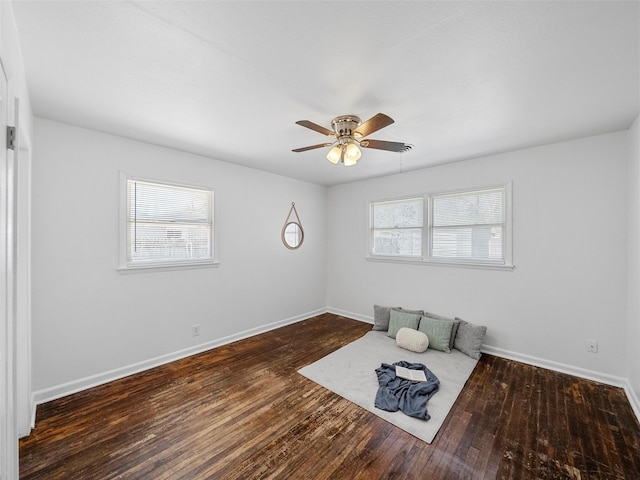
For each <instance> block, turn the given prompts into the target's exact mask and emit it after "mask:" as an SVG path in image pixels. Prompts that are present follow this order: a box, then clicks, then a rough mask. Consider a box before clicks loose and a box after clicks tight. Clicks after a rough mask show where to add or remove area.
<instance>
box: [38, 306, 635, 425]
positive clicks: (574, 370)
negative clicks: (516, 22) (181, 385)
mask: <svg viewBox="0 0 640 480" xmlns="http://www.w3.org/2000/svg"><path fill="white" fill-rule="evenodd" d="M327 312H328V313H333V314H334V315H339V316H342V317H346V318H351V319H354V320H359V321H361V322H365V323H369V324H373V318H372V317H370V316H366V315H360V314H357V313H353V312H348V311H346V310H340V309H337V308H330V307H327V308H322V309H318V310H315V311H312V312H308V313H305V314H302V315H297V316H295V317H291V318H287V319H285V320H280V321H277V322H273V323H269V324H267V325H262V326H260V327H256V328H252V329H249V330H245V331H243V332H239V333H236V334H234V335H229V336H227V337H223V338H219V339H216V340H212V341H210V342H207V343H203V344H201V345H196V346H194V347H190V348H187V349H184V350H180V351H178V352H174V353H171V354H167V355H162V356H160V357H156V358H153V359H150V360H146V361H144V362H140V363H136V364H133V365H129V366H127V367H122V368H118V369H115V370H111V371H108V372H104V373H101V374H98V375H93V376H91V377H86V378H83V379H80V380H75V381H73V382H69V383H66V384H63V385H57V386H55V387H51V388H48V389H45V390H40V391H38V392H35V393H34V394H33V402H32V405H33V421H32V427H33V426H35V415H36V408H35V407H36V406H37V405H39V404H41V403H45V402H49V401H51V400H55V399H56V398H60V397H64V396H66V395H70V394H72V393H77V392H80V391H82V390H86V389H88V388H92V387H96V386H98V385H103V384H105V383H108V382H111V381H113V380H118V379H120V378H123V377H127V376H129V375H132V374H134V373H139V372H142V371H145V370H148V369H150V368H154V367H157V366H160V365H164V364H166V363H169V362H173V361H175V360H179V359H181V358H185V357H189V356H191V355H195V354H198V353H202V352H205V351H207V350H211V349H212V348H216V347H219V346H222V345H226V344H228V343H232V342H236V341H238V340H242V339H244V338H248V337H251V336H254V335H258V334H260V333H264V332H268V331H270V330H275V329H276V328H280V327H284V326H285V325H290V324H293V323H297V322H300V321H302V320H306V319H308V318H312V317H315V316H317V315H321V314H323V313H327ZM482 352H484V353H487V354H490V355H495V356H497V357H502V358H506V359H509V360H514V361H517V362H521V363H526V364H528V365H533V366H536V367H541V368H546V369H549V370H554V371H556V372H561V373H566V374H569V375H574V376H576V377H580V378H585V379H588V380H593V381H596V382H600V383H604V384H607V385H612V386H614V387H619V388H622V389H624V391H625V393H626V395H627V398H628V400H629V403H630V404H631V408H632V409H633V411H634V413H635V415H636V417H637V418H638V421H640V401H639V400H638V397H637V395H636V393H635V392H634V390H633V388H632V387H631V384H630V383H629V380H628V379H626V378H622V377H616V376H613V375H608V374H605V373H601V372H596V371H593V370H587V369H584V368H579V367H575V366H572V365H566V364H563V363H559V362H554V361H552V360H546V359H544V358H539V357H533V356H530V355H525V354H522V353H518V352H513V351H510V350H505V349H502V348H498V347H493V346H491V345H483V346H482Z"/></svg>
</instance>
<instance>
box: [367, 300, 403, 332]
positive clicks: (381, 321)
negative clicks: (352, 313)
mask: <svg viewBox="0 0 640 480" xmlns="http://www.w3.org/2000/svg"><path fill="white" fill-rule="evenodd" d="M391 308H393V307H381V306H380V305H374V306H373V328H372V330H381V331H386V330H389V314H390V313H391ZM398 308H400V307H398Z"/></svg>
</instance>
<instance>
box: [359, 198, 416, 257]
mask: <svg viewBox="0 0 640 480" xmlns="http://www.w3.org/2000/svg"><path fill="white" fill-rule="evenodd" d="M423 216H424V215H423V198H422V197H420V198H408V199H402V200H395V201H388V202H374V203H371V254H372V255H380V256H403V257H420V256H422V224H423Z"/></svg>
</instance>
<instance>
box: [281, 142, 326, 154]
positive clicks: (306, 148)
mask: <svg viewBox="0 0 640 480" xmlns="http://www.w3.org/2000/svg"><path fill="white" fill-rule="evenodd" d="M331 145H333V143H319V144H318V145H311V146H310V147H302V148H295V149H293V150H291V151H292V152H306V151H307V150H314V149H316V148H322V147H330V146H331Z"/></svg>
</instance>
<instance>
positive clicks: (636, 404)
mask: <svg viewBox="0 0 640 480" xmlns="http://www.w3.org/2000/svg"><path fill="white" fill-rule="evenodd" d="M327 311H328V312H329V313H333V314H335V315H340V316H342V317H347V318H353V319H354V320H360V321H361V322H365V323H371V324H373V317H368V316H366V315H359V314H356V313H353V312H347V311H345V310H339V309H336V308H327ZM481 351H482V352H484V353H488V354H489V355H495V356H496V357H502V358H506V359H507V360H514V361H516V362H520V363H526V364H527V365H533V366H534V367H540V368H546V369H548V370H553V371H556V372H560V373H566V374H568V375H573V376H575V377H580V378H586V379H587V380H593V381H595V382H599V383H604V384H606V385H611V386H613V387H619V388H622V389H624V391H625V393H626V395H627V399H628V400H629V403H630V404H631V408H632V409H633V412H634V413H635V415H636V417H637V418H638V421H640V401H638V397H637V396H636V394H635V392H634V391H633V388H632V387H631V384H630V383H629V380H628V379H626V378H623V377H616V376H613V375H608V374H606V373H601V372H596V371H594V370H587V369H584V368H579V367H575V366H572V365H566V364H563V363H559V362H554V361H552V360H546V359H544V358H539V357H532V356H530V355H524V354H522V353H517V352H512V351H510V350H505V349H503V348H498V347H492V346H491V345H482V348H481Z"/></svg>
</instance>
